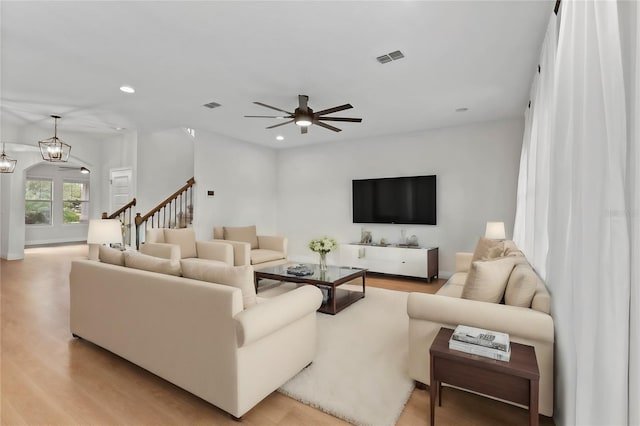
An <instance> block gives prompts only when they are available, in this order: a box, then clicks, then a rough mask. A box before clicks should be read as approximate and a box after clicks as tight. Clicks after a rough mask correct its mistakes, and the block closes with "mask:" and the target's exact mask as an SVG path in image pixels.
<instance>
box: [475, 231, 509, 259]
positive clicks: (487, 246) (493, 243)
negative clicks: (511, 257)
mask: <svg viewBox="0 0 640 426" xmlns="http://www.w3.org/2000/svg"><path fill="white" fill-rule="evenodd" d="M503 254H504V241H502V240H490V239H488V238H484V237H483V238H480V240H479V241H478V244H477V245H476V249H475V251H474V252H473V257H472V258H471V262H475V261H476V260H489V259H495V258H498V257H502V255H503Z"/></svg>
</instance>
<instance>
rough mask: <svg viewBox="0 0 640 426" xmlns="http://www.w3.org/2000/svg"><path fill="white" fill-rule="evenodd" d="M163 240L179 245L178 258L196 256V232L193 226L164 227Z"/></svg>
mask: <svg viewBox="0 0 640 426" xmlns="http://www.w3.org/2000/svg"><path fill="white" fill-rule="evenodd" d="M164 242H165V243H169V244H177V245H179V246H180V258H182V259H184V258H187V257H198V252H197V250H196V233H195V232H193V228H180V229H168V228H167V229H165V230H164Z"/></svg>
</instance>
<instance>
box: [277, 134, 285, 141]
mask: <svg viewBox="0 0 640 426" xmlns="http://www.w3.org/2000/svg"><path fill="white" fill-rule="evenodd" d="M276 140H279V141H283V140H284V136H282V135H278V136H276Z"/></svg>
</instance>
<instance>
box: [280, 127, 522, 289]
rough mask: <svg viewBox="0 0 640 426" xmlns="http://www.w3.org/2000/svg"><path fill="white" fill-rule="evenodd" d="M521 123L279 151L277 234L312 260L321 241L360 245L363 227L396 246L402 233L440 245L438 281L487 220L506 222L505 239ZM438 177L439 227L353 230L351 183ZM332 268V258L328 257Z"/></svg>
mask: <svg viewBox="0 0 640 426" xmlns="http://www.w3.org/2000/svg"><path fill="white" fill-rule="evenodd" d="M523 128H524V122H523V120H521V119H514V120H506V121H497V122H489V123H480V124H474V125H469V126H464V127H452V128H444V129H438V130H430V131H424V132H421V133H415V134H406V135H394V136H381V137H376V138H372V139H366V140H356V141H349V142H336V143H330V144H322V145H315V146H310V147H304V148H292V149H288V150H283V151H279V152H278V156H277V160H278V161H277V164H278V167H277V168H278V180H277V188H278V232H279V233H280V234H282V235H286V236H288V237H289V252H290V258H291V259H292V260H295V261H316V260H317V259H316V257H317V255H316V254H315V253H313V252H311V251H310V250H309V249H308V248H307V243H308V242H309V240H310V239H312V238H316V237H322V236H324V235H327V236H330V237H334V238H336V239H337V240H338V242H343V243H348V242H355V241H359V240H360V231H361V228H363V227H364V228H365V229H367V230H371V231H372V232H373V238H374V241H379V240H380V239H381V238H385V239H387V240H388V241H389V242H392V243H394V242H398V240H399V239H400V234H401V230H402V229H404V230H406V235H407V236H411V235H416V236H417V237H418V241H419V243H420V245H422V246H437V247H439V255H440V259H439V260H440V262H439V263H440V272H441V275H442V276H443V277H445V276H448V275H449V274H450V273H452V272H453V270H454V254H455V252H457V251H473V249H474V248H475V244H476V243H477V240H478V238H479V237H480V236H482V235H483V234H484V227H485V223H486V222H487V221H504V222H505V227H506V230H507V237H510V236H511V231H512V229H513V220H514V216H515V204H516V203H515V201H516V184H517V176H518V167H519V158H520V148H521V145H522V134H523ZM431 174H435V175H437V180H438V181H437V182H438V183H437V202H438V210H437V214H438V224H437V225H435V226H430V225H390V224H389V225H387V224H375V225H374V224H365V225H361V224H354V223H352V210H351V181H352V179H362V178H376V177H392V176H413V175H431ZM328 259H329V263H332V262H333V263H337V262H338V259H337V255H336V254H333V253H332V254H330V255H329V258H328Z"/></svg>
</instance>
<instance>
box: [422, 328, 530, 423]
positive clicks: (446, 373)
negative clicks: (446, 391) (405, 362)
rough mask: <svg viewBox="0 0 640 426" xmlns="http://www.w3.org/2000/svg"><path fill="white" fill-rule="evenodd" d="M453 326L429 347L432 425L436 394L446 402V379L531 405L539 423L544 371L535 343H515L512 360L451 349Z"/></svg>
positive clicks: (491, 394)
mask: <svg viewBox="0 0 640 426" xmlns="http://www.w3.org/2000/svg"><path fill="white" fill-rule="evenodd" d="M452 333H453V330H451V329H449V328H441V329H440V331H439V332H438V334H437V335H436V338H435V339H434V340H433V344H432V345H431V349H430V350H429V354H430V357H429V358H430V362H431V382H430V383H431V384H430V386H429V393H430V396H431V425H432V426H433V425H435V409H436V406H435V405H436V404H435V403H436V396H438V405H439V406H441V405H442V382H445V383H448V384H450V385H453V386H458V387H461V388H464V389H468V390H471V391H474V392H479V393H481V394H485V395H490V396H493V397H496V398H500V399H503V400H505V401H512V402H515V403H517V404H521V405H525V406H526V405H528V406H529V425H535V426H537V425H538V385H539V380H540V372H539V371H538V361H537V359H536V352H535V349H534V348H533V346H529V345H521V344H519V343H513V342H512V343H511V360H510V361H509V362H505V361H496V360H493V359H490V358H484V357H481V356H478V355H471V354H468V353H465V352H460V351H456V350H453V349H449V339H450V338H451V334H452Z"/></svg>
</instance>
